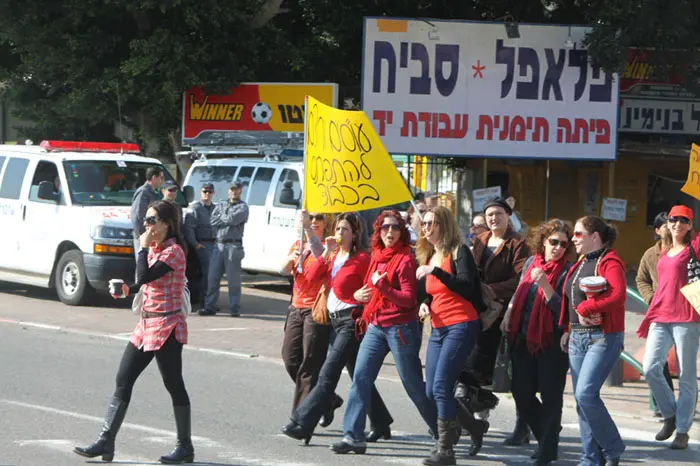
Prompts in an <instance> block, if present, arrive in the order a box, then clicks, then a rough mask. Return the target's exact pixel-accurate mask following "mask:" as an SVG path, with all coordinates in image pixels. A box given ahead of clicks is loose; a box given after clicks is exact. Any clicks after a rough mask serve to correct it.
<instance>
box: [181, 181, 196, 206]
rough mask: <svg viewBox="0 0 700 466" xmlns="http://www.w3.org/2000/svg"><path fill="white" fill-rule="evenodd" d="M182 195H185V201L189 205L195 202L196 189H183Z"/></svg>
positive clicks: (188, 187) (186, 187)
mask: <svg viewBox="0 0 700 466" xmlns="http://www.w3.org/2000/svg"><path fill="white" fill-rule="evenodd" d="M182 194H184V195H185V200H186V201H187V203H188V204H189V203H190V202H192V201H193V200H194V188H193V187H192V186H190V185H187V186H185V187H184V188H182Z"/></svg>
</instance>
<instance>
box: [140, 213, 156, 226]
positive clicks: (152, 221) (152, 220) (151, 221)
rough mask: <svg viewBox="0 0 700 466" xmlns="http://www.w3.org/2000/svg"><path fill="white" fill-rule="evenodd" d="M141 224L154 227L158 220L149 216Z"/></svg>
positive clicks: (153, 216)
mask: <svg viewBox="0 0 700 466" xmlns="http://www.w3.org/2000/svg"><path fill="white" fill-rule="evenodd" d="M143 223H145V224H146V225H155V224H156V223H158V218H157V217H156V216H155V215H151V216H150V217H146V218H144V219H143Z"/></svg>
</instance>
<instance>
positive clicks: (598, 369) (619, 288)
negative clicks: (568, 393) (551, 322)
mask: <svg viewBox="0 0 700 466" xmlns="http://www.w3.org/2000/svg"><path fill="white" fill-rule="evenodd" d="M615 239H617V230H616V229H615V227H613V226H612V225H608V224H607V223H605V220H603V219H602V218H600V217H596V216H593V215H589V216H587V217H582V218H580V219H579V220H578V221H577V222H576V225H575V226H574V237H573V240H572V242H573V243H574V246H575V247H576V252H577V253H578V254H579V255H580V258H579V260H578V262H576V263H575V264H574V265H573V266H572V267H571V269H570V270H569V273H568V275H567V277H566V281H565V282H564V291H565V292H564V299H562V306H561V315H560V317H559V324H560V326H561V327H566V326H568V329H567V331H566V333H564V335H563V336H562V339H561V346H562V350H563V351H567V352H568V353H569V368H570V369H571V383H572V385H573V388H574V398H576V405H577V407H578V423H579V430H580V432H581V447H582V448H583V454H582V456H581V462H580V464H582V465H584V464H585V465H605V466H617V465H618V464H620V456H622V453H623V452H624V451H625V443H624V442H623V441H622V438H621V437H620V432H619V431H618V430H617V426H616V425H615V421H614V420H613V418H612V417H611V416H610V413H609V412H608V410H607V408H606V407H605V403H603V400H602V399H601V398H600V389H601V387H602V386H603V383H604V382H605V379H607V378H608V376H609V375H610V372H612V370H613V367H615V364H616V363H617V360H618V359H619V357H620V353H622V348H623V343H624V337H625V301H626V299H627V279H626V278H625V264H624V262H622V259H620V257H619V256H618V255H617V253H616V252H615V250H614V249H612V247H613V244H614V243H615ZM595 276H598V277H603V278H604V279H605V281H606V284H607V285H606V289H605V290H604V291H602V292H600V293H598V294H592V295H587V294H586V293H585V292H584V291H583V290H582V289H581V281H582V280H583V279H584V278H588V277H595Z"/></svg>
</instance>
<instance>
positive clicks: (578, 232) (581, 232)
mask: <svg viewBox="0 0 700 466" xmlns="http://www.w3.org/2000/svg"><path fill="white" fill-rule="evenodd" d="M585 234H586V233H585V232H583V231H575V232H574V238H583V236H584V235H585Z"/></svg>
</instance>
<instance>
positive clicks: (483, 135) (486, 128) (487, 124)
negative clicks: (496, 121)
mask: <svg viewBox="0 0 700 466" xmlns="http://www.w3.org/2000/svg"><path fill="white" fill-rule="evenodd" d="M496 118H498V117H496ZM476 138H477V139H479V140H484V139H486V140H488V141H492V140H493V120H492V119H491V116H490V115H479V129H478V130H477V131H476Z"/></svg>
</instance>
